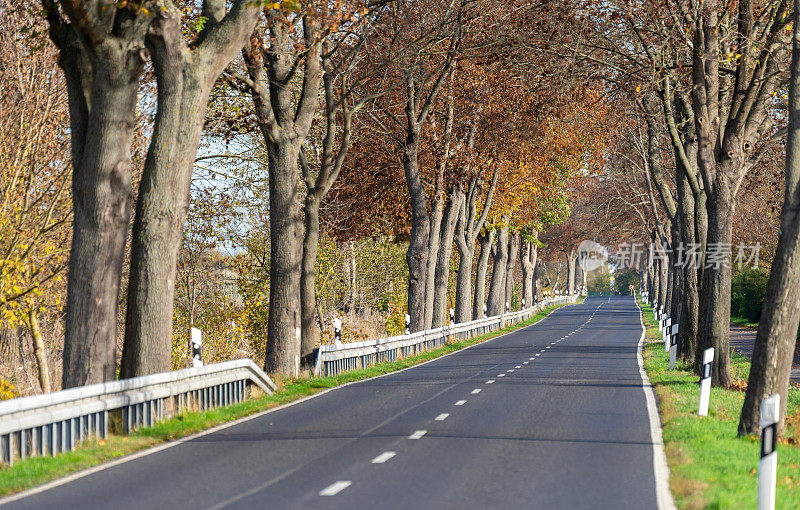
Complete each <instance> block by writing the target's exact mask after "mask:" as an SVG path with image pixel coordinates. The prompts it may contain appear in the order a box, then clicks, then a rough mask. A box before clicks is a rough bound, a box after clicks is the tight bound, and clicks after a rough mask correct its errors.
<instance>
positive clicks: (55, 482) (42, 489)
mask: <svg viewBox="0 0 800 510" xmlns="http://www.w3.org/2000/svg"><path fill="white" fill-rule="evenodd" d="M570 304H572V305H577V304H580V303H568V304H567V305H566V306H569V305H570ZM562 308H563V305H562V306H559V307H558V308H556V309H555V310H551V311H550V313H548V314H547V315H545V316H544V317H542V318H541V319H539V320H538V321H536V322H534V323H533V324H529V325H528V326H525V327H524V328H519V329H515V330H514V331H509V332H508V333H503V334H502V335H497V336H496V337H494V338H490V339H488V340H484V341H483V342H478V343H475V344H472V345H468V346H466V347H464V348H463V349H459V350H457V351H453V352H450V353H447V354H444V355H442V356H438V357H436V358H433V359H429V360H428V361H423V362H422V363H417V364H416V365H412V366H410V367H406V368H401V369H400V370H395V371H393V372H387V373H385V374H380V375H376V376H375V377H369V378H367V379H361V380H358V381H351V382H348V383H344V384H340V385H338V386H334V387H333V388H328V389H325V390H322V391H319V392H317V393H314V394H313V395H308V396H306V397H303V398H299V399H297V400H293V401H291V402H287V403H285V404H282V405H279V406H276V407H272V408H270V409H265V410H263V411H260V412H258V413H255V414H251V415H250V416H244V417H242V418H239V419H236V420H233V421H229V422H227V423H222V424H220V425H217V426H216V427H211V428H210V429H206V430H203V431H200V432H198V433H196V434H192V435H189V436H185V437H182V438H179V439H175V440H174V441H169V442H166V443H162V444H160V445H157V446H154V447H152V448H147V449H145V450H141V451H138V452H135V453H132V454H130V455H126V456H124V457H120V458H118V459H116V460H112V461H109V462H103V463H102V464H98V465H96V466H92V467H90V468H86V469H84V470H82V471H78V472H77V473H72V474H70V475H67V476H64V477H61V478H56V479H55V480H52V481H50V482H46V483H43V484H42V485H39V486H37V487H32V488H30V489H28V490H25V491H22V492H18V493H16V494H11V495H9V496H6V497H4V498H0V506H3V505H5V504H8V503H13V502H14V501H17V500H20V499H24V498H27V497H29V496H33V495H36V494H39V493H40V492H45V491H48V490H50V489H54V488H56V487H60V486H61V485H66V484H68V483H70V482H73V481H75V480H78V479H80V478H83V477H85V476H89V475H91V474H94V473H97V472H99V471H103V470H104V469H109V468H112V467H115V466H118V465H120V464H125V463H126V462H130V461H132V460H136V459H139V458H142V457H146V456H148V455H152V454H154V453H158V452H160V451H164V450H167V449H169V448H173V447H175V446H179V445H181V444H183V443H187V442H189V441H192V440H194V439H197V438H198V437H203V436H207V435H209V434H213V433H215V432H218V431H220V430H224V429H227V428H229V427H233V426H235V425H239V424H241V423H245V422H248V421H250V420H255V419H256V418H260V417H262V416H264V415H267V414H269V413H274V412H276V411H280V410H282V409H286V408H287V407H292V406H295V405H297V404H302V403H303V402H305V401H306V400H311V399H312V398H317V397H321V396H322V395H324V394H326V393H329V392H331V391H336V390H339V389H342V388H346V387H348V386H351V385H353V384H359V383H363V382H366V381H373V380H375V379H380V378H382V377H387V376H390V375H394V374H399V373H400V372H405V371H406V370H412V369H414V368H417V367H421V366H422V365H427V364H428V363H433V362H434V361H438V360H440V359H442V358H446V357H448V356H452V355H453V354H458V353H459V352H464V351H466V350H467V349H471V348H473V347H475V346H477V345H483V344H486V343H489V342H494V341H495V340H499V339H500V338H503V337H505V336H508V335H511V334H513V333H519V332H520V331H524V330H526V329H527V328H530V327H532V326H535V325H537V324H540V323H541V322H543V321H544V320H545V319H547V318H549V317H550V316H552V315H553V313H555V312H558V311H559V310H561V309H562ZM503 376H505V374H503ZM501 377H502V376H501Z"/></svg>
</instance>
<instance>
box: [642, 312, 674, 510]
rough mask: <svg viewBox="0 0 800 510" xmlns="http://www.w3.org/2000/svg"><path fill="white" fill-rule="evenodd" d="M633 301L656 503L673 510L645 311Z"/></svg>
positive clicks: (663, 509) (662, 508)
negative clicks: (647, 366) (647, 353)
mask: <svg viewBox="0 0 800 510" xmlns="http://www.w3.org/2000/svg"><path fill="white" fill-rule="evenodd" d="M633 301H634V303H636V307H637V308H639V324H641V326H642V336H641V337H639V346H638V349H637V350H636V359H637V361H638V363H639V375H640V376H641V377H642V390H644V398H645V400H646V401H647V415H648V417H649V418H650V439H651V441H652V443H653V476H654V477H655V480H656V504H657V505H658V508H659V510H667V509H668V510H672V509H674V508H675V501H674V500H673V499H672V492H670V490H669V465H668V464H667V455H666V454H665V453H664V441H663V439H662V437H661V420H660V418H659V416H658V408H657V407H656V397H655V395H654V394H653V386H652V385H651V384H650V378H649V377H647V372H645V371H644V358H642V349H644V334H645V331H647V329H646V328H645V327H644V319H643V318H642V315H643V314H644V311H643V310H642V307H641V306H639V302H638V301H636V298H634V299H633Z"/></svg>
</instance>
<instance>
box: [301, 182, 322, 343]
mask: <svg viewBox="0 0 800 510" xmlns="http://www.w3.org/2000/svg"><path fill="white" fill-rule="evenodd" d="M319 205H320V204H319V201H318V200H315V199H313V198H309V197H308V196H307V197H306V202H305V208H304V212H305V216H304V221H305V234H304V237H303V253H302V262H301V273H300V306H301V313H300V322H301V325H300V339H301V341H300V356H301V357H303V358H304V359H305V357H306V356H308V355H309V354H311V353H312V352H313V351H314V348H315V347H316V345H317V340H318V338H319V335H318V334H317V328H316V326H315V324H314V318H315V316H316V311H317V289H316V278H315V268H316V265H317V252H318V250H319Z"/></svg>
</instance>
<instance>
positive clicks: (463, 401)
mask: <svg viewBox="0 0 800 510" xmlns="http://www.w3.org/2000/svg"><path fill="white" fill-rule="evenodd" d="M466 403H467V401H466V400H458V401H456V403H455V404H453V405H454V406H463V405H464V404H466Z"/></svg>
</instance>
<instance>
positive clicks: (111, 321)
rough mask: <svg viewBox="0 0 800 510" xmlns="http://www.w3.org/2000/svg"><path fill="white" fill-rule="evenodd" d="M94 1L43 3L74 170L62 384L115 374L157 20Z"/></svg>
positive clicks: (104, 378) (78, 383) (89, 381)
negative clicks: (143, 91) (138, 136)
mask: <svg viewBox="0 0 800 510" xmlns="http://www.w3.org/2000/svg"><path fill="white" fill-rule="evenodd" d="M93 7H96V6H91V5H89V6H87V5H83V4H82V3H75V2H64V3H62V2H59V3H51V2H46V3H44V10H45V16H46V17H47V21H48V23H49V25H50V37H51V39H52V40H53V42H54V43H55V44H56V46H57V47H58V48H59V60H58V64H59V67H61V69H62V71H63V72H64V75H65V78H66V84H67V98H68V101H69V111H70V136H71V159H72V168H73V177H72V196H73V233H72V242H71V245H70V257H69V272H68V278H67V302H66V320H65V323H66V324H65V326H66V327H65V338H64V361H63V375H62V386H63V387H64V388H70V387H73V386H83V385H87V384H93V383H99V382H102V381H107V380H111V379H114V378H115V376H116V335H117V309H118V299H119V289H120V279H121V276H122V261H123V257H124V250H125V242H126V239H127V229H128V222H129V219H130V211H131V174H130V159H131V158H130V146H131V141H132V137H133V129H134V125H135V118H136V105H137V93H138V88H139V78H140V76H141V73H142V70H143V67H144V53H143V51H142V48H143V46H144V37H145V34H146V32H147V30H148V28H149V26H150V23H151V18H150V16H149V15H148V14H146V13H143V12H134V11H133V10H129V9H127V8H119V7H116V6H115V5H111V6H109V7H108V8H107V9H104V10H102V11H100V10H99V9H97V8H93ZM60 9H63V11H64V12H65V13H66V15H67V19H64V18H62V15H61V12H60ZM109 20H116V21H117V22H116V23H109Z"/></svg>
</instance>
